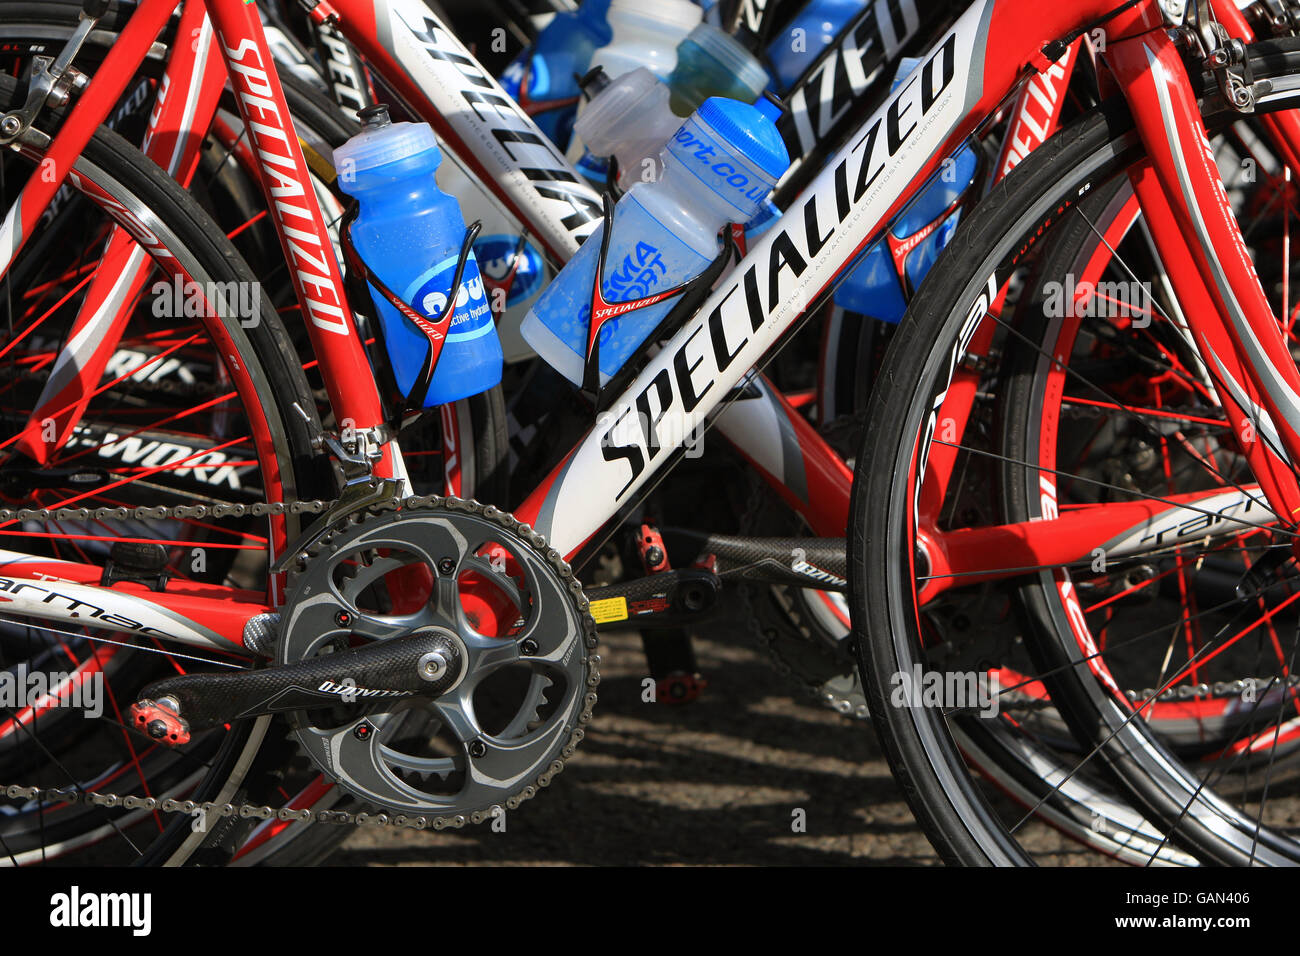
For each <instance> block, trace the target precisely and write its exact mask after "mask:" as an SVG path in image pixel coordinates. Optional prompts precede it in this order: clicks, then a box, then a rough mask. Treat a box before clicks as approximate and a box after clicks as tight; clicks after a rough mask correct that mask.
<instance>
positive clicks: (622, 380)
mask: <svg viewBox="0 0 1300 956" xmlns="http://www.w3.org/2000/svg"><path fill="white" fill-rule="evenodd" d="M604 200H605V209H604V217H605V219H604V229H603V231H602V234H601V237H600V254H599V255H598V256H597V257H596V275H595V279H594V280H593V282H592V289H591V322H590V324H589V325H588V328H587V357H586V361H585V362H584V365H583V374H582V390H583V391H584V392H588V393H590V394H591V395H592V396H593V397H594V398H595V404H596V411H597V412H602V411H604V410H605V409H606V408H607V407H608V396H611V395H617V394H618V393H619V392H621V391H622V387H623V386H624V385H625V384H626V382H627V381H630V380H631V376H632V374H633V373H634V372H635V371H636V368H637V366H638V365H639V364H640V360H641V359H642V358H644V357H645V355H646V353H647V352H648V351H649V349H650V348H652V347H653V346H654V345H655V343H656V342H658V340H659V339H660V338H662V337H663V336H664V335H665V334H666V333H667V332H668V331H669V330H670V329H672V328H673V327H675V326H677V325H679V324H680V323H681V322H682V321H684V320H685V318H686V316H687V315H690V314H691V313H693V312H694V311H695V310H696V309H697V308H698V307H699V305H700V304H701V303H702V302H703V299H704V294H706V293H707V292H708V291H709V290H710V289H712V288H713V283H714V282H716V281H717V278H718V276H719V275H721V274H722V270H723V268H724V267H725V266H726V264H727V263H728V261H730V259H731V256H732V254H733V252H734V251H737V250H735V249H734V246H735V240H734V238H733V236H732V232H731V228H730V224H728V225H727V226H726V227H724V228H725V230H726V235H727V240H726V247H725V248H724V249H723V250H722V253H721V254H720V255H719V256H718V257H717V258H716V259H714V260H713V262H711V263H710V264H709V267H708V268H707V269H705V270H704V271H703V272H701V273H700V274H699V275H697V276H695V277H693V278H691V279H687V280H686V281H685V282H683V283H682V284H681V285H678V286H674V287H673V288H671V289H665V290H663V291H662V292H656V293H655V294H654V295H649V296H646V297H645V298H641V299H629V300H628V301H626V302H608V301H606V300H605V296H604V293H603V292H602V291H601V286H602V285H604V278H605V258H606V256H607V255H608V253H609V242H610V234H611V233H612V232H613V229H614V204H613V203H612V202H611V201H610V197H609V194H608V193H606V194H605V196H604ZM740 258H741V257H740V256H737V261H739V259H740ZM674 296H681V298H680V299H678V301H677V302H676V303H675V304H674V305H673V308H672V309H670V310H669V311H668V314H667V315H666V316H664V318H663V321H661V322H660V323H659V325H658V326H657V327H656V328H655V330H654V331H653V332H651V333H650V335H648V336H646V338H645V339H644V340H643V341H642V342H641V344H640V345H639V346H638V347H637V349H636V351H635V352H633V353H632V355H630V356H629V357H628V360H627V362H625V363H624V365H623V368H622V369H621V370H620V371H619V372H618V374H616V375H615V376H613V377H612V378H611V379H610V381H609V383H608V386H607V387H606V388H604V389H602V388H601V386H600V331H601V329H602V328H603V327H604V325H605V323H606V322H608V321H609V320H610V319H614V318H619V317H621V316H624V315H628V314H629V313H632V312H635V311H637V310H638V309H644V308H648V307H649V306H652V305H657V304H658V303H660V302H663V301H664V300H665V299H671V298H672V297H674Z"/></svg>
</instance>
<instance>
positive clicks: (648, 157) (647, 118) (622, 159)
mask: <svg viewBox="0 0 1300 956" xmlns="http://www.w3.org/2000/svg"><path fill="white" fill-rule="evenodd" d="M600 82H606V83H607V84H608V85H606V86H605V87H604V88H603V89H602V90H601V91H600V92H599V93H598V94H597V95H596V96H594V97H593V98H592V100H591V102H590V103H589V104H588V105H587V108H586V109H585V110H584V111H583V113H582V115H581V116H579V117H578V122H577V123H576V124H575V126H574V131H575V132H576V133H577V135H578V136H580V137H581V138H582V141H583V143H585V144H586V147H587V150H588V152H589V153H590V154H591V155H592V156H593V157H597V158H598V159H599V160H601V161H604V160H605V159H606V157H609V156H612V157H614V159H615V160H616V161H617V163H618V170H619V176H618V185H619V188H620V189H622V190H624V191H626V190H628V189H630V188H631V187H632V186H633V185H634V184H636V183H638V182H654V181H655V180H657V179H658V178H659V154H660V153H661V152H662V151H663V148H664V144H665V143H667V142H668V140H669V139H671V138H672V136H673V134H675V133H676V132H677V130H678V129H679V128H680V127H681V125H682V117H680V116H678V115H677V114H676V113H674V112H673V111H672V109H671V108H670V107H669V105H668V100H669V97H670V96H671V93H670V91H669V89H668V87H667V86H665V85H664V83H663V82H661V81H660V80H659V79H658V78H657V77H656V76H655V75H654V74H653V73H651V72H650V71H649V70H647V69H646V68H645V67H643V66H639V67H637V68H636V69H635V70H632V71H630V72H628V73H624V74H623V75H622V76H620V77H619V78H618V79H617V80H614V81H613V82H608V81H607V80H605V78H604V76H603V74H600V75H598V76H596V77H594V78H592V80H590V81H588V88H589V89H590V88H592V87H594V86H597V85H599V83H600Z"/></svg>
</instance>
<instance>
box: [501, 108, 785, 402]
mask: <svg viewBox="0 0 1300 956" xmlns="http://www.w3.org/2000/svg"><path fill="white" fill-rule="evenodd" d="M778 115H780V108H779V107H778V106H776V105H775V104H774V103H771V102H769V101H767V100H759V102H758V103H757V104H756V105H754V106H750V105H749V104H748V103H742V102H740V101H739V100H729V99H724V98H723V97H720V96H715V97H710V98H709V99H707V100H705V101H704V103H703V105H702V106H700V108H699V109H698V110H696V111H695V112H694V113H693V114H691V116H690V117H689V118H688V119H687V120H686V121H685V122H684V123H683V124H682V126H681V128H680V129H678V130H677V133H676V135H674V136H673V138H672V139H671V140H669V142H668V145H667V146H665V147H664V151H663V153H662V154H661V155H660V158H661V160H662V161H663V164H664V165H663V174H662V175H661V176H660V178H659V180H658V181H657V182H653V183H638V184H637V185H635V186H633V187H632V188H631V189H630V190H629V191H628V192H627V194H626V195H625V196H624V197H623V198H622V199H620V200H619V203H618V206H617V207H616V208H615V210H614V226H613V231H612V233H611V235H610V241H609V250H608V253H607V254H606V256H605V267H604V281H603V282H602V284H601V294H602V297H603V298H604V299H605V301H606V302H607V303H609V304H611V305H613V304H618V303H627V302H632V301H635V300H645V299H650V298H652V297H654V296H655V295H656V294H658V293H662V292H665V291H668V290H671V289H673V288H676V287H677V286H680V285H681V284H682V283H684V282H686V281H687V280H689V279H691V278H693V277H695V276H697V275H699V274H700V273H701V272H703V271H704V270H705V269H707V268H708V266H709V263H711V262H712V261H713V260H714V259H715V258H716V257H717V255H718V253H719V251H720V246H719V242H718V231H719V230H720V229H721V228H722V226H723V225H725V224H726V223H729V222H741V223H744V222H749V221H750V220H751V219H753V218H754V217H755V215H757V213H758V212H759V209H760V208H761V207H762V204H763V202H764V200H765V199H767V196H768V194H769V193H770V192H771V191H772V187H773V186H774V185H775V184H776V181H777V180H778V179H779V178H780V177H781V175H782V174H783V173H784V172H785V171H786V169H787V168H788V167H789V165H790V157H789V155H788V154H787V153H786V149H785V144H784V143H783V142H782V140H781V135H780V133H778V132H777V129H776V123H775V120H776V117H777V116H778ZM603 230H604V226H603V225H602V226H601V227H600V228H599V229H597V230H596V232H594V233H592V235H591V236H590V237H589V238H588V239H587V241H586V242H584V243H583V244H582V246H581V247H580V248H579V249H578V252H577V254H576V255H575V256H574V257H573V258H572V259H570V260H569V262H568V264H567V265H566V266H565V267H564V268H563V269H562V270H561V271H560V274H559V275H558V276H556V277H555V279H554V281H552V282H551V284H550V285H549V286H548V287H547V288H546V291H545V292H543V293H542V296H541V298H539V299H538V300H537V302H536V304H534V306H533V308H532V310H531V311H529V313H528V316H527V317H526V318H525V319H524V321H523V325H522V326H521V327H520V332H521V333H522V334H523V336H524V339H525V340H526V341H527V342H528V344H529V345H531V346H532V347H533V350H534V351H536V352H537V354H538V355H540V356H541V357H542V358H543V359H545V360H546V361H547V362H548V363H549V364H550V365H551V366H553V367H554V368H555V369H556V370H557V371H559V372H560V373H561V374H562V375H564V376H565V377H566V378H568V379H569V380H570V381H571V382H573V383H574V384H579V385H580V384H582V381H583V373H584V371H585V365H586V354H587V339H588V330H589V328H590V326H591V300H592V292H593V286H594V283H595V276H596V265H597V259H598V257H599V255H600V246H601V239H602V236H603ZM674 301H675V300H674V298H672V297H669V298H667V299H665V300H663V301H660V302H657V303H654V304H649V305H645V306H641V307H638V308H634V309H629V310H628V311H624V312H622V313H621V314H619V315H618V316H617V317H616V318H612V319H609V320H607V321H605V322H604V324H603V325H602V326H601V327H600V330H599V332H598V334H597V341H598V343H599V349H598V351H599V369H600V379H599V380H600V384H602V385H603V384H605V383H606V382H608V381H609V379H610V378H611V377H612V376H613V375H614V373H615V372H617V371H618V370H619V369H620V368H621V367H622V366H623V364H624V363H625V362H626V361H627V360H628V358H629V357H630V356H631V355H632V353H633V352H634V351H636V349H637V347H638V346H639V345H640V344H641V343H642V342H643V341H644V340H645V338H646V337H647V336H648V335H650V333H651V332H653V331H654V330H655V328H657V327H658V325H659V323H660V321H662V319H663V318H664V316H665V315H666V314H667V313H668V310H669V309H671V308H672V306H673V303H674Z"/></svg>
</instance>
